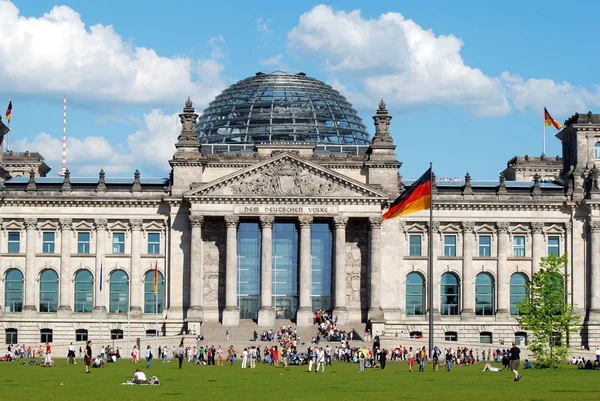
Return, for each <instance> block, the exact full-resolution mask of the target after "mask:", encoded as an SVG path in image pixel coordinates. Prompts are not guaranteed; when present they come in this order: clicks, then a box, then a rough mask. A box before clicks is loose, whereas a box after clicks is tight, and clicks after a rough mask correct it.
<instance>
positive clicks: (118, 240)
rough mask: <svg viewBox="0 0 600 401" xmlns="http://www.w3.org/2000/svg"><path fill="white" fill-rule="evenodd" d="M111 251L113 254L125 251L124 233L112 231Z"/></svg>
mask: <svg viewBox="0 0 600 401" xmlns="http://www.w3.org/2000/svg"><path fill="white" fill-rule="evenodd" d="M112 238H113V252H112V253H114V254H123V253H125V233H113V235H112Z"/></svg>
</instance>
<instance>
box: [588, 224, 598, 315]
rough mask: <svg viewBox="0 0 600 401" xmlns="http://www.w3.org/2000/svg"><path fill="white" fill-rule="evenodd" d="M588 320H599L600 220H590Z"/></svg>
mask: <svg viewBox="0 0 600 401" xmlns="http://www.w3.org/2000/svg"><path fill="white" fill-rule="evenodd" d="M590 231H591V237H592V238H591V239H592V246H591V247H590V249H591V251H590V252H591V255H590V268H591V270H590V283H591V284H590V293H591V296H590V320H593V321H596V322H597V321H599V320H600V220H592V221H591V222H590Z"/></svg>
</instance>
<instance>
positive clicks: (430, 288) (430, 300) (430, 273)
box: [427, 162, 433, 357]
mask: <svg viewBox="0 0 600 401" xmlns="http://www.w3.org/2000/svg"><path fill="white" fill-rule="evenodd" d="M432 189H433V163H432V162H429V271H428V273H427V275H428V277H429V280H427V287H428V288H427V292H428V294H429V297H428V303H429V356H430V357H433V191H432Z"/></svg>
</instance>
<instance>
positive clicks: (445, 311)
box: [440, 273, 460, 315]
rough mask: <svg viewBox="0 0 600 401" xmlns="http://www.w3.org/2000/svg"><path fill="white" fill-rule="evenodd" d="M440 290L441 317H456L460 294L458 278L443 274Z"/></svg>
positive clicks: (450, 274)
mask: <svg viewBox="0 0 600 401" xmlns="http://www.w3.org/2000/svg"><path fill="white" fill-rule="evenodd" d="M440 290H441V291H440V293H441V297H442V299H441V308H440V309H441V310H440V313H441V314H442V315H458V310H459V304H458V299H459V294H460V284H459V282H458V277H456V276H455V275H454V274H452V273H444V274H443V275H442V285H441V288H440Z"/></svg>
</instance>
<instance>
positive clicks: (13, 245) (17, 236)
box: [8, 231, 21, 253]
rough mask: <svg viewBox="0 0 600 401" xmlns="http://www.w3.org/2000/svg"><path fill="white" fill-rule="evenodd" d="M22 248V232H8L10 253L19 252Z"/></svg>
mask: <svg viewBox="0 0 600 401" xmlns="http://www.w3.org/2000/svg"><path fill="white" fill-rule="evenodd" d="M20 249H21V233H20V232H17V231H11V232H9V233H8V253H19V252H20Z"/></svg>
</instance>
